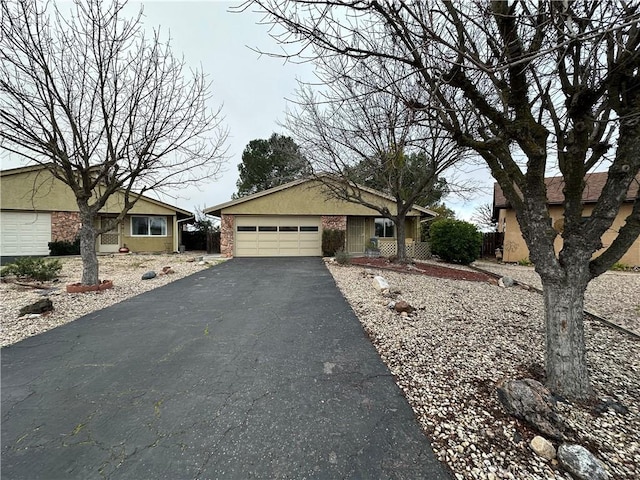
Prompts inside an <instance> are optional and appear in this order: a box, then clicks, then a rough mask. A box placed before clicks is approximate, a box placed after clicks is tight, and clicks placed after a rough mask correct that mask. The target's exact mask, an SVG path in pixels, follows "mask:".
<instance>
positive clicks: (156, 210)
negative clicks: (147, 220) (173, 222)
mask: <svg viewBox="0 0 640 480" xmlns="http://www.w3.org/2000/svg"><path fill="white" fill-rule="evenodd" d="M123 199H124V195H123V194H122V193H121V192H117V193H115V194H114V195H112V196H111V198H110V199H109V201H108V202H107V204H106V205H105V207H104V208H103V209H102V210H100V213H118V212H121V211H122V206H123V204H124V200H123ZM0 205H1V206H2V209H3V210H34V211H42V212H55V211H59V212H65V211H66V212H73V211H77V210H78V206H77V204H76V200H75V196H74V195H73V192H72V191H71V189H70V188H69V186H68V185H66V184H64V183H63V182H61V181H60V180H57V179H55V178H53V177H52V176H51V174H50V173H49V172H48V171H46V170H39V171H32V172H22V173H15V174H11V175H2V176H1V177H0ZM130 212H131V213H132V214H136V213H140V214H149V215H172V214H175V210H171V209H170V208H167V207H163V206H162V205H158V204H155V203H152V202H149V201H146V200H145V199H144V198H142V199H140V200H139V201H138V202H137V203H136V205H135V206H134V207H133V208H132V209H131V210H130Z"/></svg>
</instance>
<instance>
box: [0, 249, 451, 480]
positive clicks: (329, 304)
mask: <svg viewBox="0 0 640 480" xmlns="http://www.w3.org/2000/svg"><path fill="white" fill-rule="evenodd" d="M1 476H2V478H3V479H5V478H6V479H29V480H33V479H65V480H67V479H93V478H96V479H98V478H110V479H116V478H118V479H120V478H122V479H135V480H139V479H172V480H175V479H196V478H197V479H213V478H220V479H227V478H229V479H234V478H238V479H249V478H269V479H271V478H273V479H276V478H287V479H302V478H323V479H324V478H336V479H338V478H340V479H342V478H361V479H382V478H407V479H417V478H423V479H445V478H446V479H448V478H450V477H449V475H448V474H446V473H445V472H444V470H443V468H442V467H441V465H440V464H439V463H438V462H437V461H436V460H435V459H434V456H433V453H432V451H431V448H430V446H429V443H428V440H427V439H426V437H424V436H423V434H422V433H421V431H420V428H419V426H418V424H417V422H416V421H415V419H414V416H413V413H412V412H411V409H410V408H409V406H408V404H407V403H406V401H405V399H404V398H403V397H402V395H401V393H400V390H399V389H398V387H397V386H396V385H395V383H394V382H393V378H392V377H391V375H390V373H389V371H388V370H387V368H386V367H385V366H384V364H383V363H382V361H381V360H380V358H379V357H378V355H377V353H376V352H375V350H374V348H373V346H372V345H371V343H370V342H369V340H368V339H367V337H366V335H365V334H364V332H363V330H362V328H361V326H360V324H359V322H358V320H357V318H356V317H355V315H354V313H353V312H352V311H351V309H350V308H349V306H348V304H347V303H346V301H345V300H344V299H343V298H342V296H341V295H340V292H339V291H338V289H337V288H336V286H335V284H334V282H333V279H332V277H331V275H330V274H329V273H328V271H327V270H326V269H325V267H324V265H323V264H322V261H321V260H320V259H317V258H298V259H294V258H289V259H234V260H231V261H228V262H226V263H224V264H222V265H219V266H216V267H214V268H211V269H208V270H205V271H203V272H200V273H197V274H195V275H192V276H190V277H187V278H184V279H182V280H178V281H176V282H173V283H171V284H169V285H167V286H165V287H161V288H158V289H155V290H153V291H150V292H147V293H144V294H142V295H139V296H138V297H134V298H132V299H130V300H126V301H124V302H122V303H120V304H117V305H114V306H112V307H109V308H106V309H104V310H101V311H99V312H95V313H93V314H91V315H87V316H85V317H83V318H81V319H79V320H77V321H75V322H72V323H70V324H67V325H64V326H62V327H59V328H57V329H54V330H51V331H49V332H46V333H44V334H42V335H39V336H36V337H32V338H29V339H26V340H24V341H22V342H19V343H17V344H15V345H13V346H11V347H8V348H4V349H2V467H1Z"/></svg>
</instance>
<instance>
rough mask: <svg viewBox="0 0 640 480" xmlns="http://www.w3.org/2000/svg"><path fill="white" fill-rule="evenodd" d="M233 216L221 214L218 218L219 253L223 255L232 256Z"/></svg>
mask: <svg viewBox="0 0 640 480" xmlns="http://www.w3.org/2000/svg"><path fill="white" fill-rule="evenodd" d="M234 226H235V217H234V216H233V215H227V214H223V215H222V218H221V219H220V254H221V255H222V256H223V257H227V258H231V257H233V238H234Z"/></svg>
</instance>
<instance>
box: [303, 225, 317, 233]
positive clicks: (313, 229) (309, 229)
mask: <svg viewBox="0 0 640 480" xmlns="http://www.w3.org/2000/svg"><path fill="white" fill-rule="evenodd" d="M300 231H301V232H317V231H318V227H313V226H308V227H307V226H301V227H300Z"/></svg>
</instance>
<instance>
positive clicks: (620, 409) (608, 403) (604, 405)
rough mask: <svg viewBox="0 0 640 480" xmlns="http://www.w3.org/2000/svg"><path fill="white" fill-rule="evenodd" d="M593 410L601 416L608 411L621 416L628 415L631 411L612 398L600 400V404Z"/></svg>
mask: <svg viewBox="0 0 640 480" xmlns="http://www.w3.org/2000/svg"><path fill="white" fill-rule="evenodd" d="M593 410H594V412H595V413H597V414H600V415H601V414H603V413H605V412H606V411H608V410H613V411H614V412H616V413H619V414H620V415H626V414H627V413H629V409H628V408H627V407H625V406H624V405H622V404H621V403H620V402H616V401H615V400H613V399H612V398H607V399H604V400H600V402H598V404H597V405H596V406H595V407H593Z"/></svg>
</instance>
